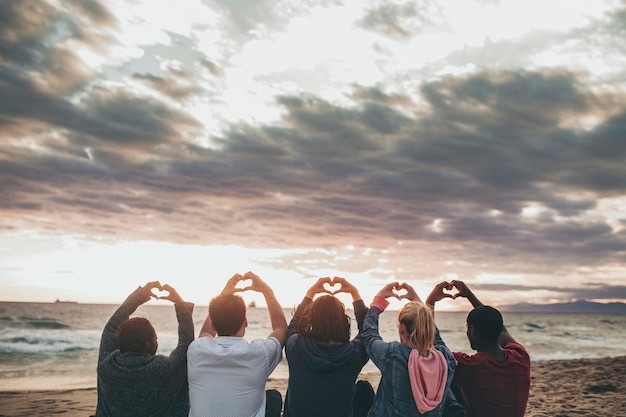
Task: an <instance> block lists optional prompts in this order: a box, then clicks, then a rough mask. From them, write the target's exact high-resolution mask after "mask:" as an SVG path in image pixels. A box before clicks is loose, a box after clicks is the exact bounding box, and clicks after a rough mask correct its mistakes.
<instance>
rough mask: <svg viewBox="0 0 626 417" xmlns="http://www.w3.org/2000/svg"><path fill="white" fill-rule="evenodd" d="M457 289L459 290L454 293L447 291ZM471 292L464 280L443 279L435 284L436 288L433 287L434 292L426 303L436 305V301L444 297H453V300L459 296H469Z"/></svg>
mask: <svg viewBox="0 0 626 417" xmlns="http://www.w3.org/2000/svg"><path fill="white" fill-rule="evenodd" d="M455 289H456V290H457V292H456V293H454V294H452V293H450V292H447V291H453V290H455ZM471 293H472V292H471V291H470V289H469V288H468V287H467V285H465V283H464V282H463V281H457V280H454V281H451V282H448V281H443V282H440V283H439V284H437V285H435V288H433V290H432V292H431V293H430V295H429V296H428V299H427V300H426V304H429V305H434V304H435V302H437V301H439V300H443V299H444V298H452V299H453V300H455V299H456V298H458V297H465V298H468V297H470V296H471Z"/></svg>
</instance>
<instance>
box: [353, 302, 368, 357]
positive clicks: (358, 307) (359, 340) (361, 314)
mask: <svg viewBox="0 0 626 417" xmlns="http://www.w3.org/2000/svg"><path fill="white" fill-rule="evenodd" d="M352 307H353V308H354V315H355V316H356V324H357V327H358V329H359V333H358V334H357V335H356V337H355V338H354V339H352V344H353V345H354V346H355V347H356V349H357V350H358V352H359V358H360V363H361V366H364V365H365V364H366V363H367V361H368V360H369V356H368V355H367V351H366V350H365V344H364V343H363V337H362V333H363V323H364V321H365V316H366V315H367V312H368V308H367V307H366V306H365V303H364V302H363V300H358V301H355V302H354V303H352Z"/></svg>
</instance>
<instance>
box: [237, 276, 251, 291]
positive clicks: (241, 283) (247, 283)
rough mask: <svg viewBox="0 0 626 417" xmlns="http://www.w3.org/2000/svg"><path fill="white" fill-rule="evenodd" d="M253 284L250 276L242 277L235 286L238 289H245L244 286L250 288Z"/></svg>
mask: <svg viewBox="0 0 626 417" xmlns="http://www.w3.org/2000/svg"><path fill="white" fill-rule="evenodd" d="M251 285H252V280H251V279H250V278H244V277H242V278H241V279H240V280H239V282H237V285H235V288H236V289H238V290H243V289H244V288H248V287H249V286H251Z"/></svg>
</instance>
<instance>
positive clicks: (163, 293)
mask: <svg viewBox="0 0 626 417" xmlns="http://www.w3.org/2000/svg"><path fill="white" fill-rule="evenodd" d="M150 296H151V297H154V298H155V299H157V300H163V299H165V298H167V297H169V296H170V291H169V290H166V289H164V288H163V287H158V288H153V289H152V290H150Z"/></svg>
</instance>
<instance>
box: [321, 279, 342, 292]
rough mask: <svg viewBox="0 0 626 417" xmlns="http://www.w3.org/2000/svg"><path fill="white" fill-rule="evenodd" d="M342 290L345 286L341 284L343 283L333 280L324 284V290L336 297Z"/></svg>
mask: <svg viewBox="0 0 626 417" xmlns="http://www.w3.org/2000/svg"><path fill="white" fill-rule="evenodd" d="M342 288H343V285H342V284H341V282H334V281H333V280H331V282H325V283H324V289H325V290H326V291H328V292H329V294H331V295H335V294H337V293H339V292H341V290H342Z"/></svg>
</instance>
